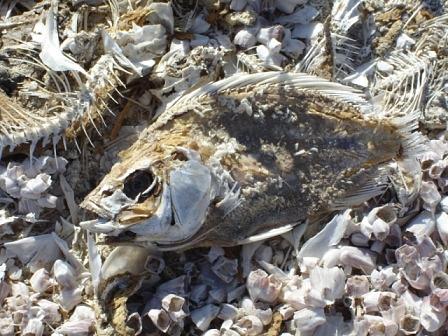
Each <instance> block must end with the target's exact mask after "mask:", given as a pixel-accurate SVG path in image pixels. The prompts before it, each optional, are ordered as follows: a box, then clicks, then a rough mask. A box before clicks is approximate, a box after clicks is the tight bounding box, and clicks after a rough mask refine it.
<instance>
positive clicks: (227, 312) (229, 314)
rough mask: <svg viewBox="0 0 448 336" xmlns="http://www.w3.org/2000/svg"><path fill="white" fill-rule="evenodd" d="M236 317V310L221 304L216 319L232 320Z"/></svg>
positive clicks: (226, 304) (229, 305)
mask: <svg viewBox="0 0 448 336" xmlns="http://www.w3.org/2000/svg"><path fill="white" fill-rule="evenodd" d="M237 315H238V308H237V307H235V306H234V305H231V304H229V303H223V304H222V305H221V310H220V311H219V314H218V315H217V317H218V318H219V319H221V320H233V319H234V318H235V317H236V316H237Z"/></svg>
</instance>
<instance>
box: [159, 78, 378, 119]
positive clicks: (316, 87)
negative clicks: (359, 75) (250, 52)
mask: <svg viewBox="0 0 448 336" xmlns="http://www.w3.org/2000/svg"><path fill="white" fill-rule="evenodd" d="M270 85H276V86H279V85H280V86H282V87H287V88H289V89H292V90H297V91H314V92H319V93H320V94H322V95H324V96H327V97H331V98H333V99H335V100H337V101H340V102H344V103H350V104H353V105H356V106H357V107H358V108H359V109H360V111H361V112H363V113H370V112H371V111H372V105H371V104H370V102H369V101H368V100H367V99H366V97H365V96H364V94H363V93H362V92H360V91H358V90H356V89H354V88H352V87H349V86H345V85H342V84H339V83H334V82H330V81H328V80H326V79H322V78H319V77H317V76H313V75H308V74H303V73H294V72H283V71H270V72H261V73H255V74H236V75H233V76H231V77H228V78H226V79H223V80H220V81H217V82H214V83H210V84H207V85H204V86H202V87H201V88H198V89H196V90H194V91H192V92H190V93H188V94H185V95H183V96H181V97H179V98H177V99H176V100H175V101H173V102H172V103H171V104H169V105H168V107H167V110H166V111H165V112H164V113H163V114H162V115H161V116H160V118H159V119H158V120H157V121H156V122H155V123H154V124H153V125H154V128H157V127H159V126H161V125H164V124H165V123H166V122H168V121H169V120H170V119H172V118H173V117H175V116H177V115H181V114H183V113H185V112H187V111H190V110H194V109H197V108H200V107H201V100H203V99H204V98H206V97H210V96H215V95H219V94H224V93H229V92H231V91H233V90H240V91H244V90H247V91H249V90H253V89H254V87H256V88H260V89H262V88H266V87H269V86H270Z"/></svg>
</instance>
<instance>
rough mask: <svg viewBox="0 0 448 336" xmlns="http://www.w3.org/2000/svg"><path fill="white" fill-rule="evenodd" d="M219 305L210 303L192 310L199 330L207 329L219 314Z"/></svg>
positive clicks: (194, 321)
mask: <svg viewBox="0 0 448 336" xmlns="http://www.w3.org/2000/svg"><path fill="white" fill-rule="evenodd" d="M218 313H219V307H218V306H215V305H212V304H208V305H206V306H203V307H201V308H198V309H196V310H193V311H192V312H191V320H192V321H193V323H194V324H195V325H196V327H197V328H198V329H199V330H202V331H205V330H207V328H208V326H209V325H210V323H211V322H212V321H213V319H214V318H215V317H216V316H217V315H218Z"/></svg>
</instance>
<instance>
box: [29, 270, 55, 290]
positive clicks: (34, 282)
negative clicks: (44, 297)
mask: <svg viewBox="0 0 448 336" xmlns="http://www.w3.org/2000/svg"><path fill="white" fill-rule="evenodd" d="M30 284H31V288H32V289H33V290H34V291H35V292H37V293H44V292H45V291H46V290H47V289H48V288H50V286H51V285H52V283H51V281H50V273H49V272H48V271H47V270H46V269H45V268H41V269H38V270H37V271H36V272H34V274H33V275H32V276H31V278H30Z"/></svg>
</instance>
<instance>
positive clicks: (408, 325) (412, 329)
mask: <svg viewBox="0 0 448 336" xmlns="http://www.w3.org/2000/svg"><path fill="white" fill-rule="evenodd" d="M420 328H421V325H420V319H419V318H418V317H417V316H413V315H410V314H407V315H405V316H404V317H403V318H402V319H401V320H400V331H401V332H402V333H403V334H405V335H414V334H416V333H417V332H418V331H419V330H420Z"/></svg>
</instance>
